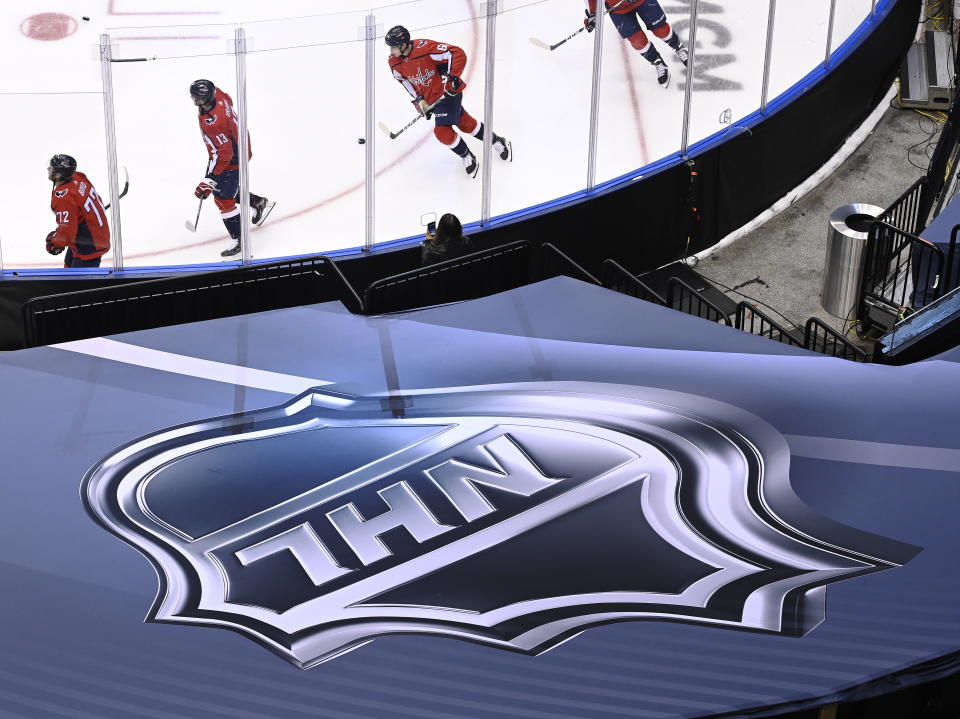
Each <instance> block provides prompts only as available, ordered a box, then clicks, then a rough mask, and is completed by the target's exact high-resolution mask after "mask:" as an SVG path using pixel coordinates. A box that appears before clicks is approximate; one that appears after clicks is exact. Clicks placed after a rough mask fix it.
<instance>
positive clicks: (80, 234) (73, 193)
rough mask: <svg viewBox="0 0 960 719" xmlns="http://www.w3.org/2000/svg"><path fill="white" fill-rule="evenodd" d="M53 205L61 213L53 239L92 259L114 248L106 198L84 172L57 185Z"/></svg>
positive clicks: (52, 195)
mask: <svg viewBox="0 0 960 719" xmlns="http://www.w3.org/2000/svg"><path fill="white" fill-rule="evenodd" d="M50 209H51V210H53V213H54V214H55V215H56V216H57V231H56V234H55V235H53V237H51V238H50V242H51V243H52V244H53V245H55V246H57V247H69V248H70V249H71V250H73V254H74V256H75V257H79V258H80V259H81V260H92V259H93V258H95V257H100V256H101V255H103V254H104V253H105V252H106V251H107V250H109V249H110V227H109V225H107V212H106V210H104V209H103V201H102V200H101V199H100V196H99V195H97V191H96V190H94V189H93V185H92V184H91V183H90V180H88V179H87V176H86V175H84V174H83V173H82V172H74V173H73V177H71V178H70V180H69V181H68V182H66V183H65V184H63V185H60V186H59V187H54V188H53V192H52V193H51V195H50Z"/></svg>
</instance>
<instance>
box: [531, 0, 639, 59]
mask: <svg viewBox="0 0 960 719" xmlns="http://www.w3.org/2000/svg"><path fill="white" fill-rule="evenodd" d="M626 1H627V0H620V2H618V3H617V4H616V5H614V6H613V7H611V8H607V13H611V12H613V11H614V10H616V9H617V8H618V7H620V6H621V5H623V3H625V2H626ZM586 29H587V26H586V25H583V26H582V27H581V28H580V29H579V30H577V31H576V32H574V33H570V34H569V35H567V36H566V37H565V38H563V40H561V41H560V42H558V43H555V44H553V45H548V44H547V43H545V42H544V41H543V40H541V39H540V38H537V37H533V36H532V35H531V36H530V42H532V43H533V44H534V45H536V46H537V47H542V48H543V49H544V50H550V51H553V50H556V49H557V48H558V47H560V46H561V45H563V44H564V43H566V42H569V41H570V40H573V38H575V37H576V36H577V35H579V34H580V33H582V32H583V31H584V30H586Z"/></svg>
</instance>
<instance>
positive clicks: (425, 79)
mask: <svg viewBox="0 0 960 719" xmlns="http://www.w3.org/2000/svg"><path fill="white" fill-rule="evenodd" d="M410 43H411V45H413V49H412V50H411V51H410V54H409V55H407V56H406V57H393V56H392V55H391V56H390V58H389V60H388V62H389V64H390V69H391V70H392V71H393V76H394V77H395V78H396V79H397V82H399V83H400V84H401V85H403V86H404V87H405V88H406V89H407V92H409V93H410V97H413V98H416V97H417V96H418V95H419V96H420V97H422V98H423V99H424V100H426V101H427V104H428V105H432V104H434V103H435V102H436V101H437V100H439V99H440V97H441V95H443V92H444V90H443V81H442V80H441V79H440V76H441V75H455V76H456V77H460V76H461V75H462V74H463V70H464V68H465V67H466V66H467V53H465V52H464V51H463V50H461V49H460V48H459V47H457V46H456V45H447V44H444V43H442V42H436V41H435V40H411V41H410ZM466 87H467V83H465V82H464V83H462V84H461V85H460V87H459V89H457V92H463V91H464V89H466Z"/></svg>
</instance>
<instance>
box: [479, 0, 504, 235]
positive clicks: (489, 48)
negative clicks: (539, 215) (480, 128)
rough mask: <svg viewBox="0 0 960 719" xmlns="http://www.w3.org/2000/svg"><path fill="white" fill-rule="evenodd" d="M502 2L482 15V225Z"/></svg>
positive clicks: (485, 7)
mask: <svg viewBox="0 0 960 719" xmlns="http://www.w3.org/2000/svg"><path fill="white" fill-rule="evenodd" d="M500 3H501V0H489V2H484V3H481V5H480V15H481V17H486V19H487V37H486V57H485V58H484V75H483V77H484V82H485V83H486V87H485V88H484V91H483V122H484V123H485V125H486V129H485V131H484V133H483V164H482V165H481V167H482V168H483V190H482V196H481V200H480V224H481V225H486V224H487V223H489V222H490V204H491V194H492V191H493V166H492V164H491V162H490V159H491V158H492V157H493V83H494V69H495V64H494V60H495V57H496V49H497V13H499V12H500Z"/></svg>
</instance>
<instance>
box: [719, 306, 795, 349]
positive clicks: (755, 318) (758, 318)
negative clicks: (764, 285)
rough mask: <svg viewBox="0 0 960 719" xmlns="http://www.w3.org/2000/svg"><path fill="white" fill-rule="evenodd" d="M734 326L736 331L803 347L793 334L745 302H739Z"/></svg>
mask: <svg viewBox="0 0 960 719" xmlns="http://www.w3.org/2000/svg"><path fill="white" fill-rule="evenodd" d="M734 326H735V327H736V328H737V329H738V330H743V331H744V332H749V333H750V334H752V335H758V336H760V337H766V338H767V339H771V340H774V341H775V342H782V343H783V344H785V345H792V346H794V347H803V341H802V340H801V339H799V338H798V337H796V336H794V334H793V332H791V331H790V330H788V329H786V328H785V327H784V326H783V325H781V324H780V323H779V322H777V321H776V320H775V319H773V318H771V317H769V316H767V315H765V314H764V313H763V312H762V311H761V310H760V309H758V308H757V307H754V306H753V305H751V304H748V303H747V302H741V303H740V304H738V305H737V314H736V322H735V324H734Z"/></svg>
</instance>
